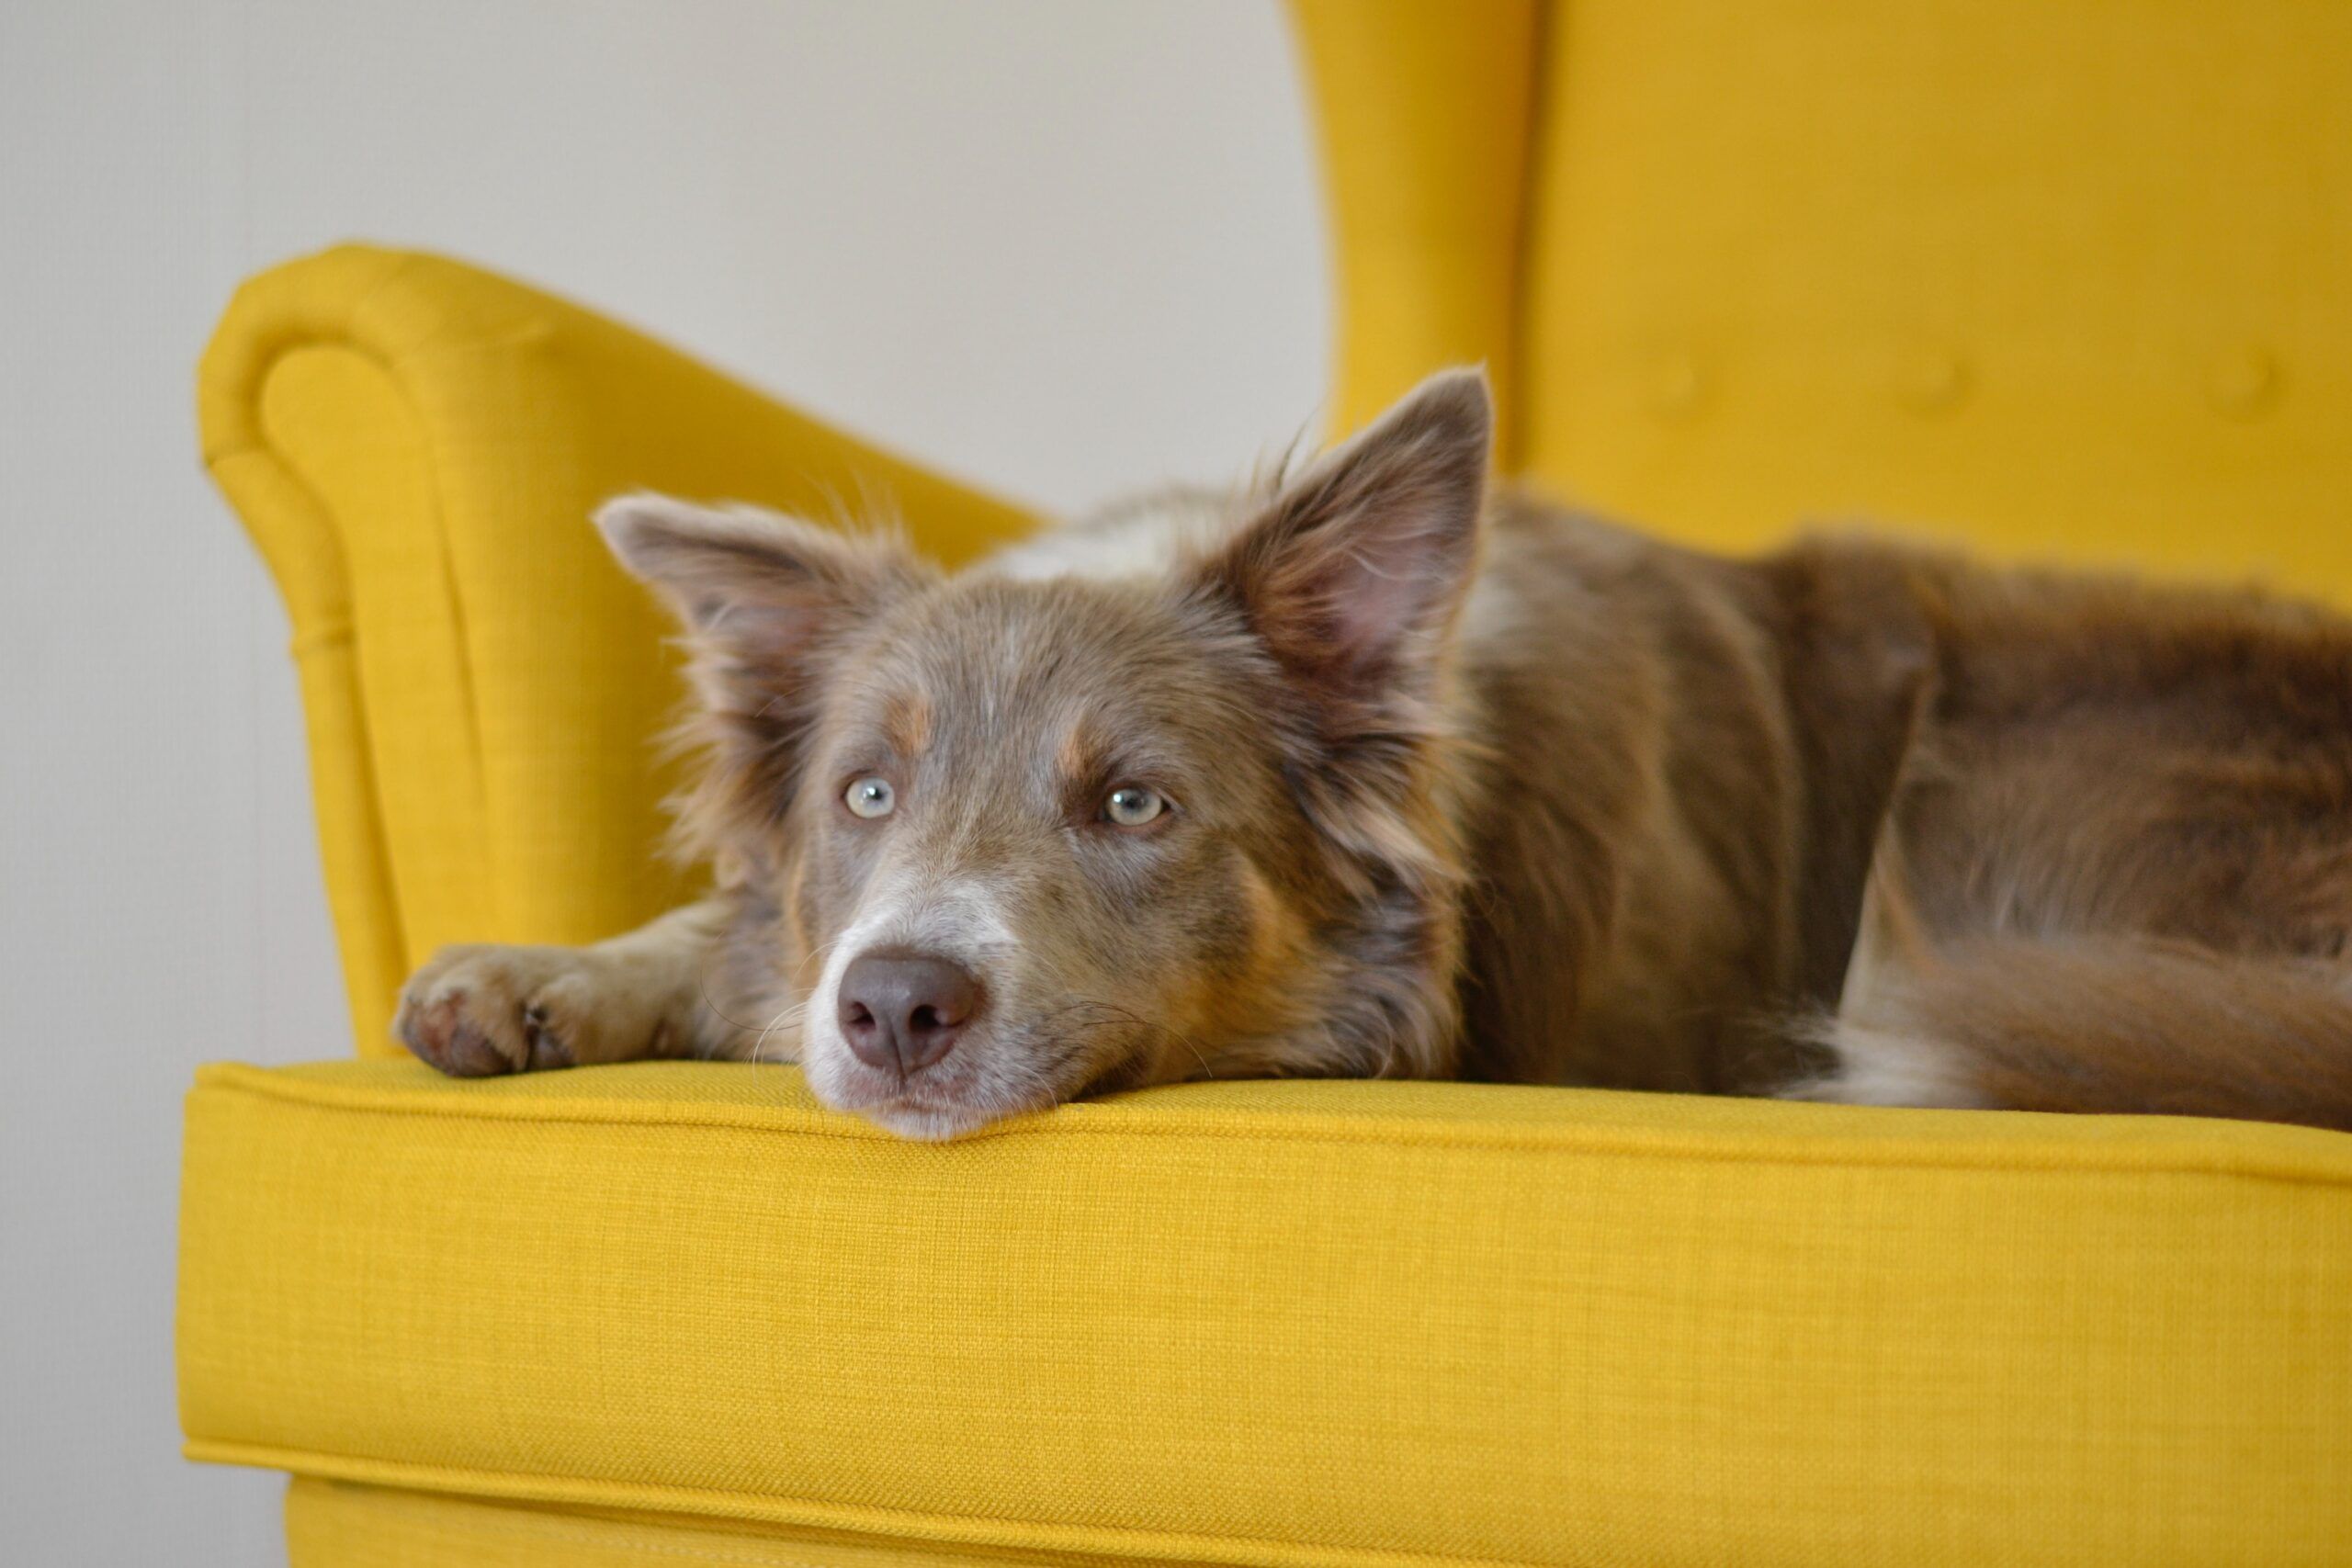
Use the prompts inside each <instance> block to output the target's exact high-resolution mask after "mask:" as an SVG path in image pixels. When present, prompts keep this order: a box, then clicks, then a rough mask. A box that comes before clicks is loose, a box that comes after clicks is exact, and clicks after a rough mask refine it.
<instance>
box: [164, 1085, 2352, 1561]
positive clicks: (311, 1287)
mask: <svg viewBox="0 0 2352 1568" xmlns="http://www.w3.org/2000/svg"><path fill="white" fill-rule="evenodd" d="M186 1191H187V1200H186V1208H185V1211H184V1213H183V1216H182V1227H183V1235H184V1238H185V1240H184V1247H185V1255H184V1263H183V1294H182V1301H181V1323H180V1334H181V1369H182V1377H183V1380H184V1386H183V1406H182V1416H183V1419H184V1421H185V1423H186V1426H187V1432H188V1435H189V1438H190V1451H191V1452H193V1453H195V1454H196V1455H198V1457H202V1458H210V1459H220V1460H232V1461H244V1462H250V1463H259V1464H267V1465H277V1466H282V1467H285V1468H288V1469H290V1470H293V1471H295V1472H298V1473H301V1474H305V1475H311V1476H320V1477H332V1478H334V1479H338V1480H345V1481H354V1482H364V1483H374V1484H379V1485H389V1486H397V1487H404V1488H411V1489H426V1490H454V1491H458V1492H463V1493H468V1494H472V1495H480V1496H485V1497H499V1498H509V1499H519V1500H529V1501H534V1502H538V1503H542V1504H546V1503H568V1504H573V1505H578V1506H598V1507H607V1508H621V1509H637V1510H650V1511H667V1512H672V1513H682V1514H701V1515H707V1516H712V1517H725V1518H737V1519H747V1520H758V1521H765V1522H769V1523H774V1524H780V1525H789V1526H799V1527H804V1528H813V1529H831V1530H841V1531H851V1532H856V1533H860V1534H865V1535H869V1536H872V1537H876V1538H879V1539H883V1540H893V1539H895V1540H912V1541H930V1542H943V1543H944V1542H954V1543H968V1544H973V1545H982V1546H994V1547H1006V1548H1026V1549H1032V1550H1051V1551H1078V1552H1098V1553H1111V1554H1115V1555H1144V1556H1149V1557H1160V1558H1174V1559H1180V1560H1197V1561H1203V1562H1297V1563H1372V1562H1419V1561H1440V1560H1459V1561H1495V1562H1557V1563H1567V1562H1611V1563H1616V1562H1623V1563H1658V1562H1727V1561H1742V1562H1861V1561H1871V1560H1884V1558H1885V1557H1886V1556H1887V1555H1888V1552H1889V1550H1890V1548H1891V1547H1892V1546H1894V1544H1895V1543H1901V1544H1902V1546H1903V1550H1902V1551H1901V1553H1900V1555H1901V1557H1902V1558H1903V1560H1905V1561H1907V1562H1919V1563H1946V1562H1948V1563H1954V1564H1959V1563H1971V1564H1973V1563H1982V1562H1992V1561H2010V1562H2082V1563H2091V1562H2181V1563H2191V1562H2219V1561H2226V1560H2236V1561H2258V1562H2272V1563H2287V1562H2322V1561H2326V1560H2328V1559H2329V1557H2330V1555H2331V1554H2333V1553H2340V1552H2341V1551H2342V1549H2343V1546H2344V1543H2345V1541H2346V1540H2347V1539H2352V1489H2347V1488H2346V1487H2345V1486H2344V1485H2343V1480H2344V1477H2345V1476H2346V1474H2347V1473H2352V1422H2347V1421H2346V1418H2345V1417H2346V1399H2345V1390H2346V1387H2348V1386H2352V1139H2346V1138H2344V1137H2341V1136H2338V1135H2335V1134H2324V1133H2318V1132H2312V1131H2305V1130H2297V1129H2285V1128H2265V1127H2254V1126H2249V1125H2237V1124H2231V1123H2203V1124H2200V1123H2196V1122H2180V1121H2172V1120H2151V1121H2132V1120H2125V1119H2109V1118H2066V1117H2042V1116H2022V1115H2006V1116H1996V1115H1984V1114H1968V1113H1955V1112H1926V1111H1915V1112H1877V1113H1869V1112H1860V1111H1842V1110H1836V1109H1830V1108H1823V1107H1813V1106H1797V1105H1783V1104H1775V1103H1769V1102H1759V1101H1738V1100H1693V1099H1684V1098H1679V1097H1668V1096H1644V1095H1630V1094H1612V1093H1604V1092H1600V1091H1572V1090H1555V1089H1510V1088H1497V1087H1479V1086H1470V1085H1460V1084H1452V1085H1413V1084H1396V1083H1385V1084H1384V1083H1337V1084H1323V1085H1308V1084H1286V1083H1234V1084H1222V1085H1204V1086H1201V1087H1198V1088H1191V1089H1175V1090H1162V1091H1157V1092H1153V1093H1148V1094H1143V1095H1137V1096H1130V1097H1126V1098H1123V1099H1117V1100H1106V1101H1102V1102H1097V1103H1091V1104H1080V1105H1076V1106H1071V1107H1068V1108H1065V1109H1063V1110H1061V1111H1056V1112H1054V1113H1052V1114H1051V1115H1048V1116H1045V1117H1040V1118H1035V1119H1032V1120H1029V1121H1026V1122H1019V1123H1014V1124H1011V1125H1008V1126H1006V1127H1004V1128H1002V1129H1001V1130H999V1131H997V1132H994V1133H989V1134H982V1135H980V1136H978V1137H974V1138H971V1139H968V1140H965V1141H960V1142H958V1143H956V1144H952V1145H944V1146H934V1145H913V1144H908V1143H905V1142H901V1141H899V1140H895V1139H892V1138H890V1137H888V1136H887V1135H885V1134H881V1133H878V1132H876V1131H874V1130H872V1129H869V1128H867V1127H865V1125H864V1124H862V1123H859V1122H852V1121H849V1120H846V1119H844V1118H841V1117H837V1116H834V1115H832V1114H831V1113H828V1112H825V1111H821V1110H820V1109H819V1108H818V1107H817V1106H816V1105H815V1104H814V1102H813V1101H812V1100H810V1099H809V1096H808V1094H807V1091H806V1089H805V1088H804V1087H803V1085H802V1084H801V1082H800V1079H799V1077H798V1075H797V1072H796V1071H794V1070H793V1069H790V1068H785V1067H776V1066H767V1067H761V1066H707V1065H688V1064H658V1065H644V1066H629V1067H616V1068H605V1069H600V1070H596V1071H586V1072H572V1073H553V1074H546V1075H539V1076H534V1077H522V1078H515V1079H508V1080H503V1081H494V1082H487V1083H481V1082H476V1083H464V1082H456V1081H452V1080H448V1079H444V1078H441V1077H437V1076H435V1074H433V1073H432V1072H431V1071H430V1070H428V1069H426V1068H424V1067H423V1066H417V1065H415V1064H399V1063H382V1064H362V1063H345V1064H338V1065H326V1066H316V1067H300V1068H287V1069H280V1070H277V1071H262V1070H257V1069H253V1068H244V1067H233V1066H222V1067H216V1068H210V1069H207V1071H206V1072H205V1074H204V1076H203V1077H202V1078H201V1079H200V1080H199V1082H198V1086H197V1089H196V1090H195V1092H194V1094H193V1096H192V1098H191V1100H190V1102H189V1112H188V1123H187V1185H186Z"/></svg>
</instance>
